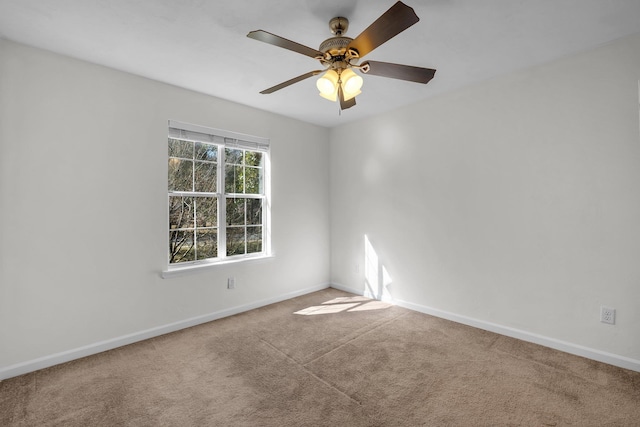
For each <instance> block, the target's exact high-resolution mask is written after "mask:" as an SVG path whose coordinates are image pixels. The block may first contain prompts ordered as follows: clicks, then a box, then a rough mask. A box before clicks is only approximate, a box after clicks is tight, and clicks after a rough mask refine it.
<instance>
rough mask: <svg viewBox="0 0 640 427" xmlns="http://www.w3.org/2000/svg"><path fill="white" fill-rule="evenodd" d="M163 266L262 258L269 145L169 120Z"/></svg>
mask: <svg viewBox="0 0 640 427" xmlns="http://www.w3.org/2000/svg"><path fill="white" fill-rule="evenodd" d="M168 154H169V156H168V161H169V165H168V206H169V236H168V238H169V245H168V258H169V265H170V266H176V265H185V266H186V265H190V264H198V263H215V262H219V261H223V260H229V259H242V258H253V257H261V256H265V255H268V252H269V250H268V249H269V242H268V236H269V233H268V218H269V215H268V214H269V199H268V194H269V192H268V187H269V173H268V171H269V141H268V140H266V139H263V138H258V137H252V136H247V135H239V134H235V133H233V132H228V131H223V130H217V129H210V128H204V127H201V126H195V125H189V124H185V123H179V122H174V121H170V122H169V138H168Z"/></svg>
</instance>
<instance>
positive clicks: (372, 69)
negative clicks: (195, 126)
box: [247, 1, 436, 110]
mask: <svg viewBox="0 0 640 427" xmlns="http://www.w3.org/2000/svg"><path fill="white" fill-rule="evenodd" d="M419 20H420V19H419V18H418V16H417V15H416V13H415V12H414V10H413V9H412V8H411V7H409V6H407V5H406V4H404V3H402V2H401V1H399V2H397V3H396V4H394V5H393V6H392V7H391V8H390V9H389V10H387V11H386V12H385V13H383V14H382V16H380V17H379V18H378V19H377V20H376V21H375V22H373V23H372V24H371V25H370V26H369V27H367V29H365V30H364V31H363V32H362V33H361V34H360V35H359V36H357V37H356V38H355V39H352V38H350V37H346V36H344V34H345V33H346V31H347V29H348V28H349V20H348V19H347V18H344V17H336V18H333V19H331V21H329V28H330V30H331V33H332V34H334V37H330V38H328V39H327V40H325V41H323V42H322V43H321V44H320V48H319V49H318V50H316V49H313V48H310V47H307V46H304V45H301V44H299V43H296V42H293V41H291V40H287V39H285V38H283V37H280V36H277V35H275V34H271V33H268V32H266V31H263V30H256V31H251V32H250V33H249V34H247V37H249V38H252V39H255V40H259V41H262V42H265V43H268V44H271V45H274V46H278V47H281V48H284V49H288V50H292V51H294V52H297V53H300V54H303V55H306V56H309V57H311V58H313V59H315V60H318V61H319V62H320V63H321V64H322V66H323V67H324V70H315V71H310V72H308V73H306V74H303V75H301V76H298V77H294V78H293V79H290V80H287V81H286V82H283V83H280V84H278V85H276V86H273V87H271V88H268V89H265V90H263V91H262V92H260V93H262V94H268V93H273V92H275V91H277V90H280V89H283V88H285V87H287V86H290V85H292V84H294V83H297V82H300V81H302V80H305V79H307V78H309V77H312V76H316V75H318V74H322V73H324V74H322V76H321V77H320V78H319V79H318V80H317V81H316V87H317V88H318V91H319V92H320V96H321V97H323V98H325V99H328V100H330V101H334V102H335V101H339V102H340V109H341V110H345V109H347V108H351V107H353V106H354V105H356V99H355V97H356V96H358V95H359V94H360V93H362V91H361V88H362V85H363V83H364V80H363V78H362V77H361V76H360V75H358V74H356V73H355V72H354V69H355V70H358V71H359V72H361V73H363V74H371V75H375V76H381V77H390V78H394V79H400V80H406V81H411V82H416V83H423V84H426V83H428V82H429V81H430V80H431V79H432V78H433V77H434V75H435V72H436V70H434V69H431V68H422V67H414V66H409V65H401V64H392V63H387V62H378V61H365V62H363V63H360V64H359V61H360V59H362V57H364V56H365V55H367V54H368V53H370V52H371V51H373V50H374V49H375V48H377V47H378V46H380V45H382V44H383V43H385V42H386V41H388V40H389V39H391V38H393V37H395V36H396V35H398V34H399V33H401V32H402V31H404V30H406V29H407V28H409V27H410V26H412V25H413V24H415V23H416V22H418V21H419Z"/></svg>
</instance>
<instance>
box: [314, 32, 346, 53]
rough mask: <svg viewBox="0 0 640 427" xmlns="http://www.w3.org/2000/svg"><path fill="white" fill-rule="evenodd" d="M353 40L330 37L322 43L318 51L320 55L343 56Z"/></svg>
mask: <svg viewBox="0 0 640 427" xmlns="http://www.w3.org/2000/svg"><path fill="white" fill-rule="evenodd" d="M352 41H353V39H352V38H351V37H343V36H337V37H331V38H330V39H327V40H325V41H323V42H322V43H321V44H320V48H319V49H318V50H319V51H320V52H322V53H328V54H329V55H331V56H344V54H345V53H346V51H347V46H349V43H351V42H352Z"/></svg>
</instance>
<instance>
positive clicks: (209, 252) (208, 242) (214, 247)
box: [196, 230, 218, 259]
mask: <svg viewBox="0 0 640 427" xmlns="http://www.w3.org/2000/svg"><path fill="white" fill-rule="evenodd" d="M196 235H197V237H198V240H197V241H198V248H197V249H198V250H197V251H196V252H197V259H207V258H215V257H217V256H218V232H217V230H198V231H197V232H196Z"/></svg>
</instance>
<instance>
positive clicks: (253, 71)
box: [0, 0, 640, 127]
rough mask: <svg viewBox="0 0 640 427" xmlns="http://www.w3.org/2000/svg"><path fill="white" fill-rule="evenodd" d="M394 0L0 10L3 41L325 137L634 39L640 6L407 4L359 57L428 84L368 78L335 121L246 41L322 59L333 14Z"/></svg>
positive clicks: (603, 0) (282, 65)
mask: <svg viewBox="0 0 640 427" xmlns="http://www.w3.org/2000/svg"><path fill="white" fill-rule="evenodd" d="M394 2H395V0H366V1H365V0H271V1H264V0H263V1H259V0H136V1H131V0H0V37H2V38H5V39H9V40H13V41H16V42H20V43H24V44H27V45H32V46H36V47H39V48H43V49H47V50H51V51H54V52H57V53H61V54H64V55H68V56H71V57H75V58H80V59H84V60H86V61H90V62H94V63H97V64H102V65H106V66H108V67H112V68H115V69H118V70H123V71H127V72H130V73H133V74H137V75H141V76H145V77H149V78H151V79H155V80H159V81H162V82H166V83H170V84H173V85H176V86H180V87H184V88H188V89H192V90H194V91H198V92H202V93H205V94H209V95H213V96H216V97H219V98H224V99H228V100H232V101H235V102H238V103H241V104H245V105H249V106H252V107H256V108H259V109H263V110H268V111H272V112H275V113H278V114H282V115H285V116H289V117H293V118H296V119H300V120H304V121H307V122H311V123H315V124H318V125H321V126H327V127H332V126H336V125H339V124H342V123H346V122H349V121H353V120H357V119H360V118H363V117H366V116H371V115H374V114H378V113H381V112H384V111H388V110H391V109H394V108H397V107H399V106H402V105H407V104H411V103H415V102H417V101H419V100H422V99H425V98H427V97H429V96H433V95H435V94H438V93H442V92H445V91H450V90H452V89H455V88H458V87H461V86H465V85H468V84H471V83H474V82H478V81H481V80H485V79H489V78H492V77H495V76H498V75H501V74H504V73H508V72H511V71H514V70H517V69H522V68H526V67H529V66H532V65H535V64H540V63H544V62H548V61H550V60H553V59H556V58H559V57H562V56H565V55H569V54H572V53H576V52H580V51H584V50H587V49H590V48H593V47H595V46H598V45H602V44H604V43H607V42H609V41H611V40H614V39H617V38H620V37H623V36H626V35H629V34H632V33H637V32H640V1H639V0H485V1H478V0H405V3H406V4H407V5H409V6H411V7H413V8H414V9H415V11H416V13H417V15H418V16H419V17H420V22H418V23H417V24H415V25H414V26H412V27H410V28H409V29H407V30H406V31H404V32H402V33H400V34H399V35H398V36H396V37H395V38H393V39H391V40H390V41H388V42H387V43H385V44H384V45H382V46H380V47H379V48H378V49H376V50H375V51H373V52H371V53H370V54H369V55H367V57H366V59H370V60H376V61H385V62H395V63H400V64H407V65H415V66H420V67H426V68H435V69H437V70H438V71H437V73H436V76H435V78H434V79H433V80H432V81H431V82H430V83H429V84H427V85H421V84H417V83H409V82H405V81H400V80H394V79H388V78H383V77H377V76H365V83H364V87H363V89H362V91H363V93H362V94H361V95H360V96H358V98H357V103H358V104H357V105H356V106H355V107H354V108H351V109H349V110H345V111H343V112H342V115H339V111H338V106H337V104H336V103H331V102H329V101H327V100H325V99H322V98H320V97H319V96H318V94H317V90H316V88H315V79H314V78H310V79H307V80H305V81H303V82H300V83H297V84H295V85H293V86H289V87H287V88H285V89H282V90H280V91H278V92H275V93H273V94H270V95H261V94H260V93H259V92H260V91H261V90H263V89H266V88H268V87H271V86H274V85H276V84H278V83H281V82H283V81H285V80H288V79H290V78H293V77H296V76H298V75H301V74H304V73H306V72H308V71H311V70H316V69H319V68H321V67H320V64H319V63H317V62H316V61H315V60H313V59H311V58H309V57H307V56H303V55H300V54H297V53H294V52H291V51H288V50H285V49H282V48H278V47H274V46H271V45H268V44H265V43H262V42H258V41H256V40H252V39H249V38H247V37H246V34H247V33H248V32H249V31H252V30H257V29H262V30H265V31H268V32H271V33H275V34H277V35H280V36H282V37H284V38H287V39H290V40H293V41H296V42H298V43H301V44H303V45H306V46H309V47H312V48H315V49H317V48H318V46H319V45H320V43H321V42H322V41H323V40H324V39H326V38H329V37H330V36H331V33H330V32H329V27H328V22H329V20H330V19H331V18H332V17H334V16H345V17H347V18H348V19H349V21H350V27H349V31H348V33H347V36H350V37H352V38H355V37H356V36H357V35H358V34H359V33H360V32H362V31H363V30H364V29H365V28H366V27H367V26H369V24H371V23H372V22H373V21H374V20H375V19H377V18H378V17H379V16H380V15H381V14H382V13H384V12H385V11H386V10H387V9H389V8H390V7H391V6H392V5H393V3H394Z"/></svg>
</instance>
